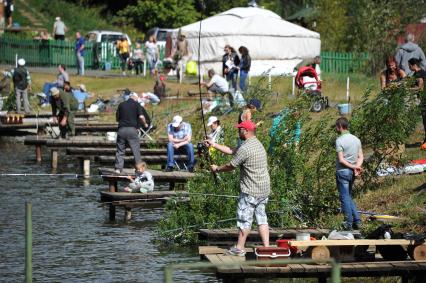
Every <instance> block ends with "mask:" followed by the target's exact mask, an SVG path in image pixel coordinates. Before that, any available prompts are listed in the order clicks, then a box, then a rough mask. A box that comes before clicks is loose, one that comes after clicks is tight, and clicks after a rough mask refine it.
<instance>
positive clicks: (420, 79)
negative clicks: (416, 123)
mask: <svg viewBox="0 0 426 283" xmlns="http://www.w3.org/2000/svg"><path fill="white" fill-rule="evenodd" d="M408 66H409V67H410V70H411V71H413V77H414V78H416V84H415V86H414V90H416V91H418V97H419V99H420V112H421V114H422V120H423V128H424V130H425V137H424V139H423V144H422V146H421V148H422V149H426V93H425V89H424V84H425V78H426V71H425V70H423V69H422V68H420V60H419V59H417V58H411V59H410V60H408Z"/></svg>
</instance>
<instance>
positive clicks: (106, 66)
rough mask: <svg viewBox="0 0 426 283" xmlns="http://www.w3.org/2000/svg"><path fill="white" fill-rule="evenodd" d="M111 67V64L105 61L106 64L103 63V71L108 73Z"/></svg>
mask: <svg viewBox="0 0 426 283" xmlns="http://www.w3.org/2000/svg"><path fill="white" fill-rule="evenodd" d="M111 65H112V64H111V62H109V61H106V62H105V67H104V68H105V71H109V70H111Z"/></svg>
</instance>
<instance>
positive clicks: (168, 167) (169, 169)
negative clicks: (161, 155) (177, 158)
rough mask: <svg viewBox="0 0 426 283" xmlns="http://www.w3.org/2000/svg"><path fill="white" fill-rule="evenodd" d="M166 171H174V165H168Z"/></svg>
mask: <svg viewBox="0 0 426 283" xmlns="http://www.w3.org/2000/svg"><path fill="white" fill-rule="evenodd" d="M164 172H173V167H170V166H167V167H166V169H165V170H164Z"/></svg>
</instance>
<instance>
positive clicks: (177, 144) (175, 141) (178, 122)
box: [166, 115, 195, 172]
mask: <svg viewBox="0 0 426 283" xmlns="http://www.w3.org/2000/svg"><path fill="white" fill-rule="evenodd" d="M182 120H183V119H182V117H181V116H179V115H177V116H174V117H173V121H172V122H171V123H170V124H168V125H167V135H168V138H169V142H168V144H167V168H166V172H171V171H173V167H174V154H175V150H176V151H180V152H182V151H186V154H187V155H188V164H187V166H188V171H189V172H193V171H194V164H195V158H194V146H193V145H192V143H191V136H192V129H191V125H190V124H189V123H186V122H182Z"/></svg>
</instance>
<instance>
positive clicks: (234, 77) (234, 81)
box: [226, 71, 238, 91]
mask: <svg viewBox="0 0 426 283" xmlns="http://www.w3.org/2000/svg"><path fill="white" fill-rule="evenodd" d="M237 77H238V72H234V71H231V72H229V73H227V74H226V80H227V81H228V83H229V82H231V85H230V86H231V87H232V88H233V89H234V91H235V90H237Z"/></svg>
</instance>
